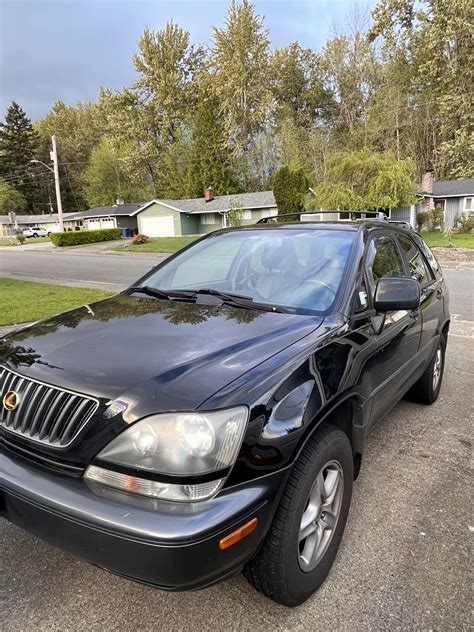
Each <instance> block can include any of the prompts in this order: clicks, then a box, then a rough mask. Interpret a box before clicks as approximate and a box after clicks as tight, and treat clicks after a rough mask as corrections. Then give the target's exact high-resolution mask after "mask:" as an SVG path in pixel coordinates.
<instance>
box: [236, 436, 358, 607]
mask: <svg viewBox="0 0 474 632" xmlns="http://www.w3.org/2000/svg"><path fill="white" fill-rule="evenodd" d="M353 477H354V470H353V456H352V448H351V444H350V442H349V439H348V438H347V435H346V434H345V433H344V432H342V431H341V430H338V429H337V428H335V427H333V426H329V425H328V426H325V427H323V428H321V429H320V430H318V431H316V433H315V434H314V435H313V437H311V439H310V440H309V441H308V443H307V445H306V446H305V448H304V449H303V451H302V453H301V455H300V457H299V458H298V460H297V462H296V463H295V465H294V467H293V470H292V471H291V474H290V476H289V478H288V482H287V484H286V487H285V490H284V492H283V495H282V499H281V501H280V505H279V506H278V509H277V511H276V514H275V518H274V520H273V523H272V526H271V527H270V531H269V533H268V534H267V537H266V539H265V542H264V543H263V546H262V548H261V550H260V551H259V553H258V554H257V556H256V557H255V558H254V559H253V560H252V561H251V562H249V564H248V565H247V567H246V569H245V571H244V574H245V576H246V577H247V579H248V581H249V582H250V583H251V584H252V585H253V586H254V587H255V588H256V589H257V590H258V591H260V592H261V593H263V594H264V595H266V596H267V597H269V598H270V599H273V601H276V602H277V603H280V604H283V605H285V606H290V607H292V606H298V605H299V604H301V603H303V602H304V601H306V599H308V597H310V596H311V595H312V594H313V593H314V592H315V591H316V590H317V589H318V588H319V586H320V585H321V584H322V583H323V581H324V580H325V579H326V577H327V575H328V573H329V571H330V569H331V566H332V564H333V562H334V558H335V557H336V553H337V550H338V548H339V543H340V541H341V538H342V534H343V533H344V528H345V525H346V520H347V514H348V512H349V506H350V502H351V496H352V482H353Z"/></svg>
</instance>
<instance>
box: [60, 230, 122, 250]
mask: <svg viewBox="0 0 474 632" xmlns="http://www.w3.org/2000/svg"><path fill="white" fill-rule="evenodd" d="M121 236H122V229H121V228H104V229H102V230H78V231H72V232H70V233H67V232H66V233H51V235H50V236H49V238H50V239H51V241H52V242H53V244H54V245H55V246H79V245H81V244H94V243H96V242H99V241H112V240H113V239H120V238H121Z"/></svg>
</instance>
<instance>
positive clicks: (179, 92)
mask: <svg viewBox="0 0 474 632" xmlns="http://www.w3.org/2000/svg"><path fill="white" fill-rule="evenodd" d="M138 47H139V53H138V54H136V55H134V57H133V63H134V65H135V69H136V70H137V72H138V73H139V78H138V79H137V81H136V82H135V84H134V89H135V91H136V92H137V94H138V95H139V96H140V99H141V102H142V104H143V106H144V108H145V111H146V113H147V115H148V116H147V117H146V122H147V125H148V126H149V132H150V133H151V134H152V135H153V137H154V140H155V143H156V146H157V149H158V150H161V149H162V148H163V147H166V145H167V144H169V143H171V142H173V140H174V138H175V134H176V132H177V130H178V129H179V126H180V124H181V123H182V122H183V120H184V119H185V117H186V116H187V114H188V112H189V108H190V107H192V106H193V105H194V103H195V100H196V92H195V88H196V84H195V81H194V78H195V75H196V73H197V72H198V71H199V70H200V68H201V65H202V62H203V57H204V52H203V49H202V48H201V47H198V48H195V47H194V46H191V44H190V35H189V33H188V31H186V30H184V29H182V28H181V27H179V26H178V25H176V24H174V23H173V22H168V23H167V25H166V26H165V28H164V29H163V30H161V31H151V30H149V29H145V31H144V33H143V35H142V36H141V38H140V39H139V41H138Z"/></svg>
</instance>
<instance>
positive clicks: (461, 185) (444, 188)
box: [433, 178, 474, 197]
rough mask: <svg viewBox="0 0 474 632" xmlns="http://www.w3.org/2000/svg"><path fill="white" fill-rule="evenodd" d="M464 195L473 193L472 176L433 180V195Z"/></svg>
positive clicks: (473, 183)
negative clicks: (460, 178) (459, 178)
mask: <svg viewBox="0 0 474 632" xmlns="http://www.w3.org/2000/svg"><path fill="white" fill-rule="evenodd" d="M465 195H474V178H464V179H462V180H438V181H437V182H436V181H435V182H433V197H464V196H465Z"/></svg>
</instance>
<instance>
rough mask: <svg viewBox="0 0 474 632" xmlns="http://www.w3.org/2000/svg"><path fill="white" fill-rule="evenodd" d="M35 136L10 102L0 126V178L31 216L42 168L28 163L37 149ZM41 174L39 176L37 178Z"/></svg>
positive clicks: (27, 122) (22, 114) (30, 125)
mask: <svg viewBox="0 0 474 632" xmlns="http://www.w3.org/2000/svg"><path fill="white" fill-rule="evenodd" d="M38 140H39V139H38V135H37V133H36V132H35V130H34V129H33V126H32V124H31V120H30V119H29V118H28V116H27V115H26V112H25V111H24V110H23V109H22V108H21V107H20V106H19V105H18V103H16V102H15V101H12V103H11V105H10V106H9V108H8V110H7V113H6V115H5V120H4V122H2V123H0V176H1V177H2V178H3V180H4V181H5V182H6V183H8V184H11V185H13V186H14V187H15V188H16V189H17V190H18V191H19V192H20V193H21V194H22V195H23V196H24V198H25V199H26V201H27V207H26V208H27V210H28V211H29V212H31V213H34V212H35V211H36V210H37V209H36V208H35V204H36V203H37V202H38V191H39V189H38V181H39V180H41V179H42V176H43V173H42V172H43V171H45V170H44V169H41V170H38V168H37V167H36V166H35V165H33V164H32V163H31V160H32V159H33V158H34V156H35V152H36V150H37V148H38ZM40 173H41V176H40Z"/></svg>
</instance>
